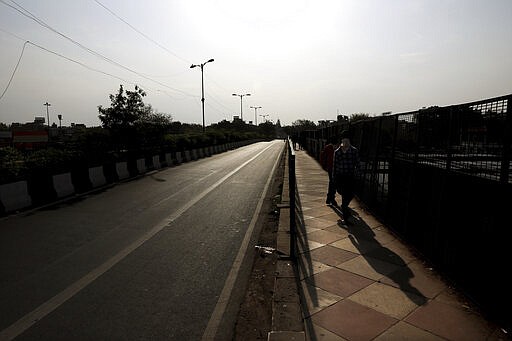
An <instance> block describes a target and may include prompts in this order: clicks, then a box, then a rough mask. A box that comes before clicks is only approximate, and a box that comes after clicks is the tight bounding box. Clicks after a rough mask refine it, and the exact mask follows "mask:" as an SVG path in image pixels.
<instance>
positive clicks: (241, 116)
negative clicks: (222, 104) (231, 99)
mask: <svg viewBox="0 0 512 341" xmlns="http://www.w3.org/2000/svg"><path fill="white" fill-rule="evenodd" d="M233 96H238V97H240V119H241V120H242V121H243V120H244V116H243V114H242V97H244V96H251V94H243V95H238V94H233Z"/></svg>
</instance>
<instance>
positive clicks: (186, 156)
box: [185, 150, 192, 161]
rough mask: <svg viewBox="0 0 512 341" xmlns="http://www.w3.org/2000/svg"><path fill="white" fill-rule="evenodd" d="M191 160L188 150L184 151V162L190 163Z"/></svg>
mask: <svg viewBox="0 0 512 341" xmlns="http://www.w3.org/2000/svg"><path fill="white" fill-rule="evenodd" d="M190 160H192V158H191V156H190V150H185V161H190Z"/></svg>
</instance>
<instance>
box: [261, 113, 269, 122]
mask: <svg viewBox="0 0 512 341" xmlns="http://www.w3.org/2000/svg"><path fill="white" fill-rule="evenodd" d="M260 116H261V117H263V119H265V117H267V116H270V115H269V114H265V115H260ZM265 122H267V119H265Z"/></svg>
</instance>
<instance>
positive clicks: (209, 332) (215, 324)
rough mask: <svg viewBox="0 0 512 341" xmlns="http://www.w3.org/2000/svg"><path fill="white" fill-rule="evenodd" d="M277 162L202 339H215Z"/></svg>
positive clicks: (207, 340) (206, 340)
mask: <svg viewBox="0 0 512 341" xmlns="http://www.w3.org/2000/svg"><path fill="white" fill-rule="evenodd" d="M278 162H279V158H277V159H276V161H275V162H274V166H273V167H272V171H271V172H270V174H269V177H268V179H267V183H266V184H265V188H264V189H263V193H261V197H260V199H259V201H258V204H257V205H256V210H255V211H254V215H253V216H252V219H251V223H250V224H249V228H248V229H247V231H246V232H245V236H244V240H243V241H242V244H241V245H240V249H239V250H238V254H237V255H236V258H235V261H234V262H233V266H232V267H231V271H230V272H229V275H228V277H227V278H226V282H225V283H224V288H223V289H222V292H221V294H220V296H219V299H218V301H217V304H216V306H215V309H214V310H213V313H212V316H211V317H210V321H208V325H207V326H206V329H205V331H204V333H203V338H202V341H211V340H214V339H215V336H216V335H217V331H218V329H219V326H220V322H221V320H222V316H223V315H224V312H225V311H226V307H227V305H228V302H229V298H230V296H231V292H232V291H233V287H234V286H235V282H236V279H237V277H238V272H239V271H240V267H241V266H242V261H243V259H244V256H245V254H246V253H247V248H248V247H249V241H250V240H251V236H252V234H253V231H254V228H255V226H256V222H257V220H258V216H259V213H260V211H261V207H262V206H263V201H264V200H265V197H266V196H267V191H268V188H269V187H270V181H271V180H272V175H273V174H274V171H275V169H276V167H277V163H278Z"/></svg>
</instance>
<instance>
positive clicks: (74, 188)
mask: <svg viewBox="0 0 512 341" xmlns="http://www.w3.org/2000/svg"><path fill="white" fill-rule="evenodd" d="M255 142H259V140H251V141H243V142H237V143H236V144H232V143H229V144H223V145H216V146H212V147H204V148H199V149H193V150H185V151H177V152H172V153H166V154H165V162H163V163H162V162H161V161H160V155H153V156H151V157H148V160H147V162H148V164H149V163H151V165H150V167H149V168H151V169H154V170H159V169H162V168H163V167H164V166H167V167H172V166H174V165H179V164H181V163H183V162H187V161H192V160H197V159H199V158H204V157H207V156H211V155H213V154H217V153H221V152H224V151H227V150H229V149H233V148H235V147H236V148H238V147H242V146H246V145H249V144H252V143H255ZM147 171H148V167H147V165H146V159H145V158H138V159H131V160H127V161H119V162H116V163H109V164H106V165H101V166H94V167H87V166H86V165H84V164H81V165H74V166H73V167H72V170H71V171H70V172H66V173H59V174H41V173H39V174H35V176H32V177H31V178H30V179H28V180H22V181H16V182H12V183H7V184H2V185H0V216H5V215H8V214H11V213H16V212H18V211H22V210H27V209H31V208H36V207H41V206H43V205H48V204H52V203H53V202H56V201H61V200H64V199H66V198H69V197H72V196H76V195H83V194H84V193H88V192H90V191H91V190H98V189H99V188H102V187H104V186H107V185H109V184H112V183H115V182H117V181H123V180H127V179H130V178H136V177H139V176H141V175H144V174H146V173H147Z"/></svg>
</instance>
